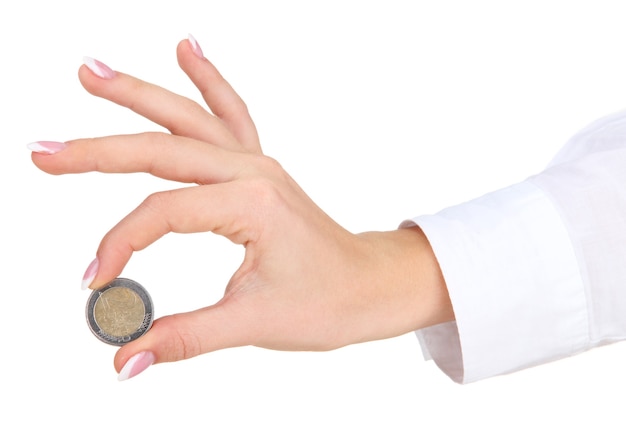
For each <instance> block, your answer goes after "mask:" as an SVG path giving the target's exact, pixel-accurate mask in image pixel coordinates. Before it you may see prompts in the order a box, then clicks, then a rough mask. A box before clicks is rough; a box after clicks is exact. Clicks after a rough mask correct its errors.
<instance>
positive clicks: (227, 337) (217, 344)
mask: <svg viewBox="0 0 626 444" xmlns="http://www.w3.org/2000/svg"><path fill="white" fill-rule="evenodd" d="M250 325H251V324H250V323H249V322H247V321H245V320H243V319H241V316H237V315H235V314H233V313H232V312H231V311H229V310H228V309H226V306H225V305H222V304H221V303H218V304H216V305H214V306H211V307H206V308H202V309H199V310H196V311H192V312H188V313H179V314H175V315H171V316H165V317H163V318H160V319H157V320H155V321H154V324H153V325H152V328H151V329H150V331H148V333H146V334H145V335H144V336H142V337H141V338H139V339H137V340H135V341H133V342H130V343H128V344H126V345H124V346H123V347H122V348H120V349H119V350H118V352H117V353H116V355H115V359H114V365H115V369H116V370H117V371H118V372H119V376H118V379H119V380H120V381H124V380H126V379H130V378H132V377H134V376H136V375H138V374H139V373H141V372H143V371H144V370H146V369H147V368H148V367H149V366H151V365H152V364H157V363H161V362H173V361H180V360H182V359H189V358H193V357H194V356H198V355H200V354H203V353H208V352H211V351H215V350H220V349H223V348H229V347H238V346H242V345H248V344H250V343H251V334H250V331H249V328H248V326H250Z"/></svg>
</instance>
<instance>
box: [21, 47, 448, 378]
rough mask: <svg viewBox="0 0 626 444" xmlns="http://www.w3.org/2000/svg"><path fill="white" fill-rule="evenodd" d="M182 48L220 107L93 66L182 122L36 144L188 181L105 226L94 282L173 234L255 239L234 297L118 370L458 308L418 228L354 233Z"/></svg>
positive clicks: (57, 160) (61, 156)
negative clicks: (265, 146) (267, 146)
mask: <svg viewBox="0 0 626 444" xmlns="http://www.w3.org/2000/svg"><path fill="white" fill-rule="evenodd" d="M177 56H178V63H179V65H180V67H181V68H182V69H183V71H184V72H185V73H186V74H187V75H188V76H189V78H190V79H191V80H192V81H193V83H194V84H195V85H196V86H197V87H198V89H199V90H200V92H201V93H202V96H203V98H204V100H205V101H206V103H207V105H208V107H209V110H210V112H209V111H207V110H206V109H205V108H204V107H202V106H201V105H199V104H197V103H196V102H193V101H191V100H189V99H187V98H185V97H181V96H179V95H176V94H174V93H172V92H169V91H167V90H165V89H163V88H160V87H158V86H156V85H152V84H149V83H146V82H143V81H141V80H139V79H136V78H134V77H131V76H129V75H126V74H123V73H121V72H116V73H115V76H114V77H113V78H112V79H102V78H99V77H98V76H96V75H94V74H93V73H92V72H91V71H90V70H89V69H88V68H87V67H86V66H81V68H80V70H79V73H78V74H79V79H80V81H81V83H82V85H83V86H84V88H85V89H86V90H87V91H88V92H90V93H91V94H93V95H95V96H99V97H102V98H105V99H108V100H110V101H112V102H115V103H117V104H119V105H121V106H124V107H127V108H129V109H131V110H133V111H135V112H137V113H138V114H140V115H142V116H145V117H146V118H148V119H150V120H152V121H154V122H156V123H157V124H159V125H161V126H163V127H164V128H165V129H167V130H168V131H169V133H166V132H163V133H142V134H134V135H119V136H110V137H99V138H93V139H81V140H72V141H69V142H66V146H67V148H65V149H64V150H62V151H61V152H58V153H56V154H52V155H46V154H40V153H33V155H32V160H33V162H34V163H35V165H36V166H37V167H39V168H40V169H41V170H43V171H45V172H47V173H50V174H68V173H84V172H88V171H100V172H106V173H132V172H147V173H150V174H153V175H155V176H158V177H161V178H165V179H170V180H174V181H178V182H181V183H184V184H188V185H187V186H185V187H183V188H180V189H175V190H171V191H165V192H158V193H155V194H152V195H150V196H148V197H147V198H146V200H145V201H144V202H143V203H141V204H140V205H139V206H138V207H137V208H136V209H135V210H134V211H133V212H131V213H130V214H128V216H126V217H125V218H124V219H123V220H121V221H120V222H119V223H118V224H117V225H116V226H115V227H113V228H112V229H111V230H110V231H109V232H108V233H107V234H106V235H105V236H104V238H103V239H102V241H101V243H100V246H99V248H98V251H97V254H96V256H97V258H98V260H99V268H98V273H97V275H96V277H95V279H94V280H93V282H92V283H91V285H90V287H92V288H97V287H99V286H101V285H104V284H105V283H107V282H109V281H110V280H112V279H114V278H115V277H117V276H118V275H119V274H120V273H121V272H122V270H123V268H124V266H125V265H126V263H127V262H128V261H129V259H130V257H131V255H132V253H133V252H135V251H139V250H142V249H143V248H145V247H147V246H148V245H150V244H151V243H153V242H155V241H156V240H157V239H159V238H160V237H161V236H163V235H165V234H167V233H168V232H177V233H192V232H206V231H211V232H214V233H217V234H220V235H222V236H225V237H227V238H228V239H230V240H231V241H232V242H234V243H236V244H241V245H243V246H244V247H245V249H246V253H245V257H244V260H243V262H242V264H241V266H240V267H239V269H238V270H236V271H235V273H234V274H233V276H232V278H231V279H230V282H229V284H228V286H227V288H226V290H225V292H224V297H223V298H222V299H221V300H220V302H218V303H217V304H215V305H213V306H210V307H204V308H201V309H199V310H196V311H193V312H189V313H181V314H175V315H172V316H166V317H163V318H161V319H158V320H156V321H155V322H154V324H153V327H152V329H151V330H150V331H149V332H148V333H147V334H146V335H145V336H143V337H141V338H140V339H138V340H136V341H134V342H131V343H129V344H127V345H125V346H123V347H121V348H120V349H119V351H118V352H117V354H116V356H115V361H114V364H115V368H116V370H117V371H118V372H119V371H120V369H121V368H122V367H123V366H124V364H125V363H126V362H127V361H128V359H129V358H130V357H132V356H134V355H136V354H137V353H139V352H142V351H150V352H152V353H153V354H154V357H155V362H156V363H158V362H168V361H177V360H181V359H188V358H191V357H194V356H196V355H199V354H201V353H207V352H211V351H214V350H218V349H222V348H227V347H236V346H243V345H255V346H259V347H265V348H271V349H278V350H330V349H335V348H339V347H343V346H345V345H348V344H353V343H358V342H363V341H372V340H378V339H384V338H390V337H394V336H398V335H402V334H405V333H408V332H411V331H414V330H417V329H420V328H423V327H427V326H430V325H434V324H437V323H441V322H446V321H450V320H453V319H454V314H453V311H452V307H451V304H450V300H449V297H448V292H447V289H446V286H445V282H444V280H443V277H442V274H441V271H440V269H439V265H438V264H437V261H436V259H435V256H434V254H433V252H432V250H431V247H430V245H429V243H428V241H427V239H426V237H425V236H424V234H423V233H422V231H421V230H420V229H419V228H418V227H413V228H404V229H398V230H393V231H388V232H368V233H360V234H353V233H350V232H348V231H346V230H345V229H344V228H342V227H341V226H339V225H338V224H337V223H336V222H334V221H333V220H332V219H331V218H330V217H329V216H328V215H327V214H325V213H324V212H323V211H322V210H321V209H320V208H319V207H318V206H316V205H315V203H313V202H312V201H311V199H310V198H309V197H308V196H307V195H306V194H305V193H304V192H303V191H302V189H301V188H300V187H299V186H298V185H297V183H296V182H295V181H294V180H293V179H292V178H291V177H290V176H289V175H288V174H287V173H286V172H285V171H284V170H283V168H282V167H281V166H280V164H279V163H278V162H276V161H275V160H274V159H271V158H269V157H267V156H265V155H263V153H262V150H261V145H260V142H259V138H258V135H257V131H256V129H255V126H254V123H253V121H252V119H251V118H250V115H249V114H248V110H247V107H246V105H245V103H244V102H243V101H242V100H241V98H240V97H239V96H238V95H237V94H236V93H235V91H234V90H233V89H232V88H231V86H230V85H229V84H228V83H227V82H226V81H225V80H224V79H223V78H222V76H221V75H220V74H219V72H218V71H217V70H216V69H215V67H214V66H213V65H212V64H211V63H210V62H209V61H208V60H207V59H206V58H204V57H200V56H198V55H197V54H196V53H194V52H193V51H192V48H191V45H190V43H189V42H188V41H187V40H183V41H182V42H180V44H179V45H178V48H177ZM294 246H297V248H295V247H294Z"/></svg>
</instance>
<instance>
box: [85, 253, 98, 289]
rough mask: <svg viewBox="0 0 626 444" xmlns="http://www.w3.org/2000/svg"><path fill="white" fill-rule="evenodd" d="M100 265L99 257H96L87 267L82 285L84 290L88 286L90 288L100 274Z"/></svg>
mask: <svg viewBox="0 0 626 444" xmlns="http://www.w3.org/2000/svg"><path fill="white" fill-rule="evenodd" d="M99 266H100V262H99V261H98V258H95V259H94V260H93V261H91V263H90V264H89V266H88V267H87V271H85V274H84V275H83V282H82V285H81V288H82V289H83V290H86V289H87V288H89V286H90V285H91V283H92V282H93V280H94V279H95V277H96V275H97V274H98V267H99Z"/></svg>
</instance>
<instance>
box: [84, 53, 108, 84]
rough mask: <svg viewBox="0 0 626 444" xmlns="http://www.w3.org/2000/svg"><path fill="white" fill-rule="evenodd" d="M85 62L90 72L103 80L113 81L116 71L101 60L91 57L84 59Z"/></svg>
mask: <svg viewBox="0 0 626 444" xmlns="http://www.w3.org/2000/svg"><path fill="white" fill-rule="evenodd" d="M83 62H84V63H85V66H86V67H87V68H89V70H90V71H91V72H92V73H94V74H95V75H97V76H98V77H100V78H101V79H112V78H113V77H115V71H113V70H112V69H111V68H109V67H108V66H107V65H105V64H104V63H102V62H101V61H99V60H96V59H92V58H91V57H83Z"/></svg>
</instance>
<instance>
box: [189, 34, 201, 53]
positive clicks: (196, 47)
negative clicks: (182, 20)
mask: <svg viewBox="0 0 626 444" xmlns="http://www.w3.org/2000/svg"><path fill="white" fill-rule="evenodd" d="M187 40H189V44H190V45H191V50H192V51H193V53H194V54H195V55H197V56H198V57H200V58H201V59H203V58H204V54H203V53H202V48H200V45H199V44H198V41H197V40H196V39H195V38H194V37H193V36H192V35H191V34H189V37H188V39H187Z"/></svg>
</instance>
